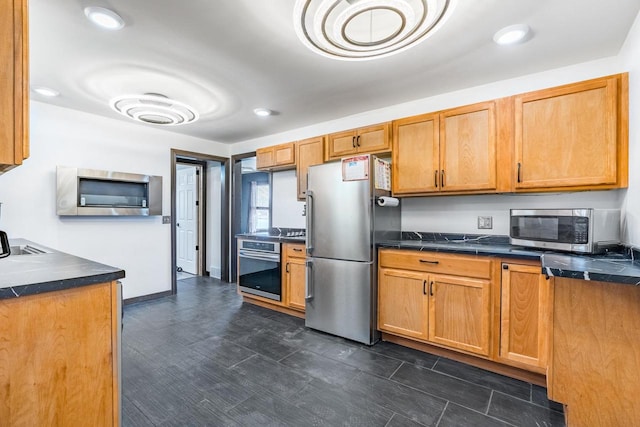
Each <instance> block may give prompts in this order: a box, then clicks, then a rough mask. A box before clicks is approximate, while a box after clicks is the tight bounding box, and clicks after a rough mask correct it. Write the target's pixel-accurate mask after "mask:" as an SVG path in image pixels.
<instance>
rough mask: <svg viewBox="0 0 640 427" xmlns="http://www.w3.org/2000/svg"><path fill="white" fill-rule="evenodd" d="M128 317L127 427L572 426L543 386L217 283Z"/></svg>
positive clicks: (190, 288)
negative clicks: (357, 337)
mask: <svg viewBox="0 0 640 427" xmlns="http://www.w3.org/2000/svg"><path fill="white" fill-rule="evenodd" d="M124 312H125V318H124V331H123V339H122V343H123V345H122V347H123V348H122V356H123V357H122V359H123V361H122V383H123V384H122V388H123V424H124V425H125V426H205V425H206V426H296V427H297V426H387V427H391V426H393V427H398V426H440V427H445V426H508V425H514V426H562V425H564V418H563V415H562V413H561V412H558V409H559V407H558V406H557V405H556V404H554V403H553V402H549V401H548V400H547V399H546V395H545V390H544V389H542V388H541V387H537V386H532V385H531V384H528V383H524V382H522V381H517V380H514V379H511V378H507V377H503V376H500V375H496V374H492V373H490V372H486V371H483V370H481V369H477V368H473V367H469V366H467V365H463V364H460V363H457V362H454V361H451V360H448V359H444V358H440V357H437V356H433V355H430V354H426V353H422V352H418V351H415V350H411V349H407V348H404V347H401V346H397V345H395V344H390V343H384V342H382V343H378V344H376V345H375V346H373V347H367V346H364V345H360V344H357V343H354V342H350V341H347V340H344V339H341V338H337V337H333V336H330V335H326V334H323V333H320V332H316V331H313V330H310V329H307V328H305V326H304V322H303V321H302V320H301V319H297V318H295V317H291V316H287V315H284V314H280V313H277V312H274V311H271V310H267V309H263V308H261V307H256V306H253V305H250V304H243V303H242V300H241V299H240V297H239V296H238V295H237V294H236V290H235V286H234V285H229V284H225V283H221V282H219V281H218V280H215V279H210V278H192V279H186V280H182V281H180V282H179V286H178V295H176V296H172V297H166V298H162V299H158V300H153V301H148V302H143V303H138V304H133V305H129V306H126V307H125V310H124Z"/></svg>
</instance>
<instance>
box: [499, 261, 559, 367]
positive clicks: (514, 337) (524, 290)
mask: <svg viewBox="0 0 640 427" xmlns="http://www.w3.org/2000/svg"><path fill="white" fill-rule="evenodd" d="M549 282H550V281H549V280H547V279H546V278H545V276H544V275H543V274H541V273H540V264H539V263H536V264H534V265H523V264H514V263H503V264H502V289H501V298H500V300H501V304H500V358H501V359H504V361H505V362H506V363H514V362H515V364H516V366H520V365H525V367H530V368H533V369H534V370H539V371H540V372H541V373H544V372H545V370H546V368H547V362H548V353H549V330H550V325H551V313H552V310H551V308H552V307H551V297H550V284H549Z"/></svg>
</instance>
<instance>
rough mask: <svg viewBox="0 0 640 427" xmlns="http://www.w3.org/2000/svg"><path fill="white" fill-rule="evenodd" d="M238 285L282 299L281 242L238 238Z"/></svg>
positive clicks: (257, 293)
mask: <svg viewBox="0 0 640 427" xmlns="http://www.w3.org/2000/svg"><path fill="white" fill-rule="evenodd" d="M238 286H239V287H240V290H241V291H242V292H246V293H248V294H253V295H258V296H261V297H264V298H269V299H272V300H276V301H281V300H282V284H281V267H280V243H275V242H263V241H257V240H244V239H239V240H238Z"/></svg>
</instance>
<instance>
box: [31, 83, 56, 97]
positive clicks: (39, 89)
mask: <svg viewBox="0 0 640 427" xmlns="http://www.w3.org/2000/svg"><path fill="white" fill-rule="evenodd" d="M31 90H32V91H34V92H35V93H37V94H40V95H42V96H46V97H48V98H54V97H56V96H58V95H60V92H58V91H57V90H55V89H51V88H50V87H46V86H31Z"/></svg>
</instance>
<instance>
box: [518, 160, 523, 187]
mask: <svg viewBox="0 0 640 427" xmlns="http://www.w3.org/2000/svg"><path fill="white" fill-rule="evenodd" d="M521 167H522V164H521V163H520V162H518V182H522V181H521V180H520V168H521Z"/></svg>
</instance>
